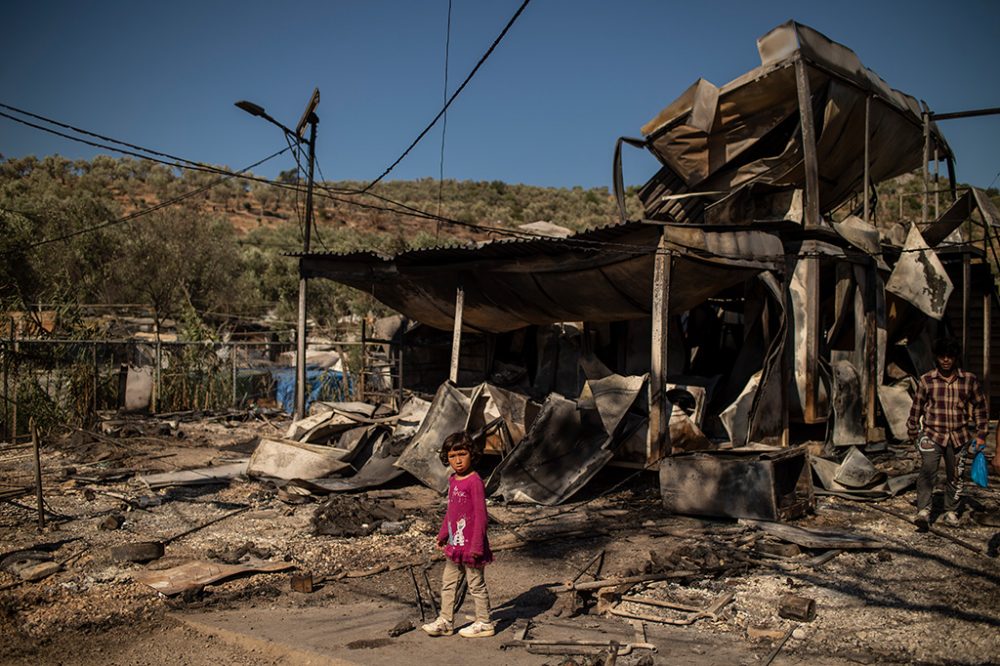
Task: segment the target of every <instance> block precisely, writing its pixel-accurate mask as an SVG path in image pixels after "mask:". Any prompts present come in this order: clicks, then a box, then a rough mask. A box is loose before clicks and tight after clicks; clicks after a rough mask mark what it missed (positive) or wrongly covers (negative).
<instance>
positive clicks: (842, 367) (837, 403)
mask: <svg viewBox="0 0 1000 666" xmlns="http://www.w3.org/2000/svg"><path fill="white" fill-rule="evenodd" d="M830 375H831V379H832V380H833V381H832V385H833V386H832V388H833V391H832V392H833V400H832V406H833V432H832V433H831V435H830V437H831V439H832V441H833V444H834V446H855V445H860V444H864V443H865V441H866V436H865V420H864V409H863V403H862V400H863V399H864V395H865V393H864V391H863V390H862V388H861V378H862V374H861V373H860V372H858V370H857V368H855V367H854V364H853V363H851V362H850V361H847V360H839V361H832V362H831V373H830Z"/></svg>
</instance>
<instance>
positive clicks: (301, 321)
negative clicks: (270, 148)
mask: <svg viewBox="0 0 1000 666" xmlns="http://www.w3.org/2000/svg"><path fill="white" fill-rule="evenodd" d="M318 105H319V88H315V89H313V93H312V96H311V97H310V98H309V103H308V104H306V109H305V111H303V112H302V118H300V119H299V123H298V125H296V126H295V130H294V131H293V130H290V129H288V128H287V127H285V126H284V125H282V124H281V123H279V122H278V121H277V120H275V119H274V118H272V117H271V116H269V115H268V114H267V112H266V111H264V107H262V106H259V105H257V104H254V103H253V102H247V101H245V100H241V101H239V102H236V106H237V107H238V108H240V109H242V110H243V111H246V112H247V113H249V114H250V115H252V116H257V117H259V118H263V119H264V120H266V121H268V122H269V123H271V124H272V125H277V126H278V127H279V128H280V129H281V131H283V132H284V133H285V134H286V135H287V136H288V137H289V138H293V139H295V141H296V142H297V143H298V144H299V145H302V144H303V143H305V144H306V147H307V148H308V149H309V180H308V185H307V188H306V220H305V226H306V228H305V233H304V234H303V238H302V254H303V255H306V254H309V241H310V238H311V236H312V218H313V168H314V167H315V164H316V125H318V124H319V116H317V115H316V107H317V106H318ZM306 125H308V126H309V139H308V140H306V139H305V129H306ZM306 291H307V289H306V277H305V275H304V274H303V272H302V259H299V317H298V326H297V328H296V333H295V418H296V419H301V418H304V417H305V415H306V333H307V331H306Z"/></svg>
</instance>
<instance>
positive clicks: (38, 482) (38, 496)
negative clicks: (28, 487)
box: [28, 417, 45, 530]
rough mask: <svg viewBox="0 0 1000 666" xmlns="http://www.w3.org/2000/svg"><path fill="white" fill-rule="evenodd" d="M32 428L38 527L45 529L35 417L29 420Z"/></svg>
mask: <svg viewBox="0 0 1000 666" xmlns="http://www.w3.org/2000/svg"><path fill="white" fill-rule="evenodd" d="M28 427H29V428H30V429H31V448H32V451H33V452H34V454H35V500H36V501H37V503H38V529H39V530H44V529H45V502H44V500H43V499H42V457H41V454H40V452H39V450H38V428H37V427H36V426H35V417H31V419H30V420H29V421H28Z"/></svg>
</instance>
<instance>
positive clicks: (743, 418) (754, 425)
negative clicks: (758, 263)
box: [719, 272, 787, 447]
mask: <svg viewBox="0 0 1000 666" xmlns="http://www.w3.org/2000/svg"><path fill="white" fill-rule="evenodd" d="M757 282H758V283H759V287H760V289H759V292H757V294H756V296H753V292H751V297H752V299H751V300H750V301H749V305H748V307H747V310H746V318H747V320H748V321H750V322H752V323H751V324H750V332H749V334H748V336H747V339H746V340H745V341H744V343H743V346H742V349H741V350H740V355H739V357H738V358H737V361H736V364H735V366H734V372H733V373H731V376H730V383H731V384H732V379H733V378H734V377H733V375H736V377H739V376H746V373H747V370H746V369H747V368H753V370H752V374H750V375H749V376H748V377H747V378H746V380H745V383H744V384H743V385H742V388H740V390H739V393H738V394H737V395H736V396H735V397H734V398H732V399H731V402H730V403H729V405H728V406H727V407H726V408H725V409H723V410H722V412H721V413H720V414H719V420H720V422H721V423H722V426H723V428H725V430H726V433H727V435H728V437H729V441H730V442H732V444H733V446H734V447H741V446H745V445H746V444H748V443H749V442H752V441H753V442H762V443H769V442H772V441H774V440H777V439H778V438H779V437H780V436H781V431H782V427H783V423H782V413H783V409H782V395H781V372H780V366H781V357H782V354H784V352H785V328H786V326H787V324H786V321H787V317H786V313H785V308H784V299H783V297H782V289H781V285H780V283H779V282H778V280H777V279H776V278H775V277H774V275H773V274H772V273H770V272H767V273H761V274H760V275H758V276H757ZM748 298H750V297H748ZM769 308H773V309H774V310H775V312H776V313H777V315H778V316H777V319H778V322H777V324H778V325H777V327H776V329H777V330H775V331H774V332H773V333H772V334H771V339H770V340H768V339H766V337H765V335H764V326H763V318H764V317H768V316H769V313H768V310H769ZM765 346H766V349H765ZM740 368H742V369H743V370H742V371H740V372H737V371H736V369H740ZM730 390H731V389H730Z"/></svg>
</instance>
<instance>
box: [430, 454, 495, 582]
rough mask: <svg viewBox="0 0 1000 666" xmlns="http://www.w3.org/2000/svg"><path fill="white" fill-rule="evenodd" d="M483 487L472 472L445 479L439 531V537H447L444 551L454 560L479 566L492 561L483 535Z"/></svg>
mask: <svg viewBox="0 0 1000 666" xmlns="http://www.w3.org/2000/svg"><path fill="white" fill-rule="evenodd" d="M488 522H489V518H488V517H487V515H486V490H485V489H484V488H483V480H482V479H481V478H479V475H478V474H476V473H475V472H473V473H471V474H469V475H468V476H467V477H465V478H464V479H457V478H456V477H455V475H454V474H452V476H451V478H450V479H449V480H448V510H447V511H446V512H445V514H444V523H443V524H442V525H441V529H440V530H439V531H438V541H439V542H440V541H446V540H447V545H446V546H445V547H444V555H445V557H447V558H448V559H449V560H451V561H452V562H455V563H456V564H465V565H468V566H471V567H476V568H479V567H482V566H483V565H485V564H489V563H490V562H492V561H493V553H492V552H491V551H490V542H489V539H488V538H487V536H486V527H487V525H488Z"/></svg>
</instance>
